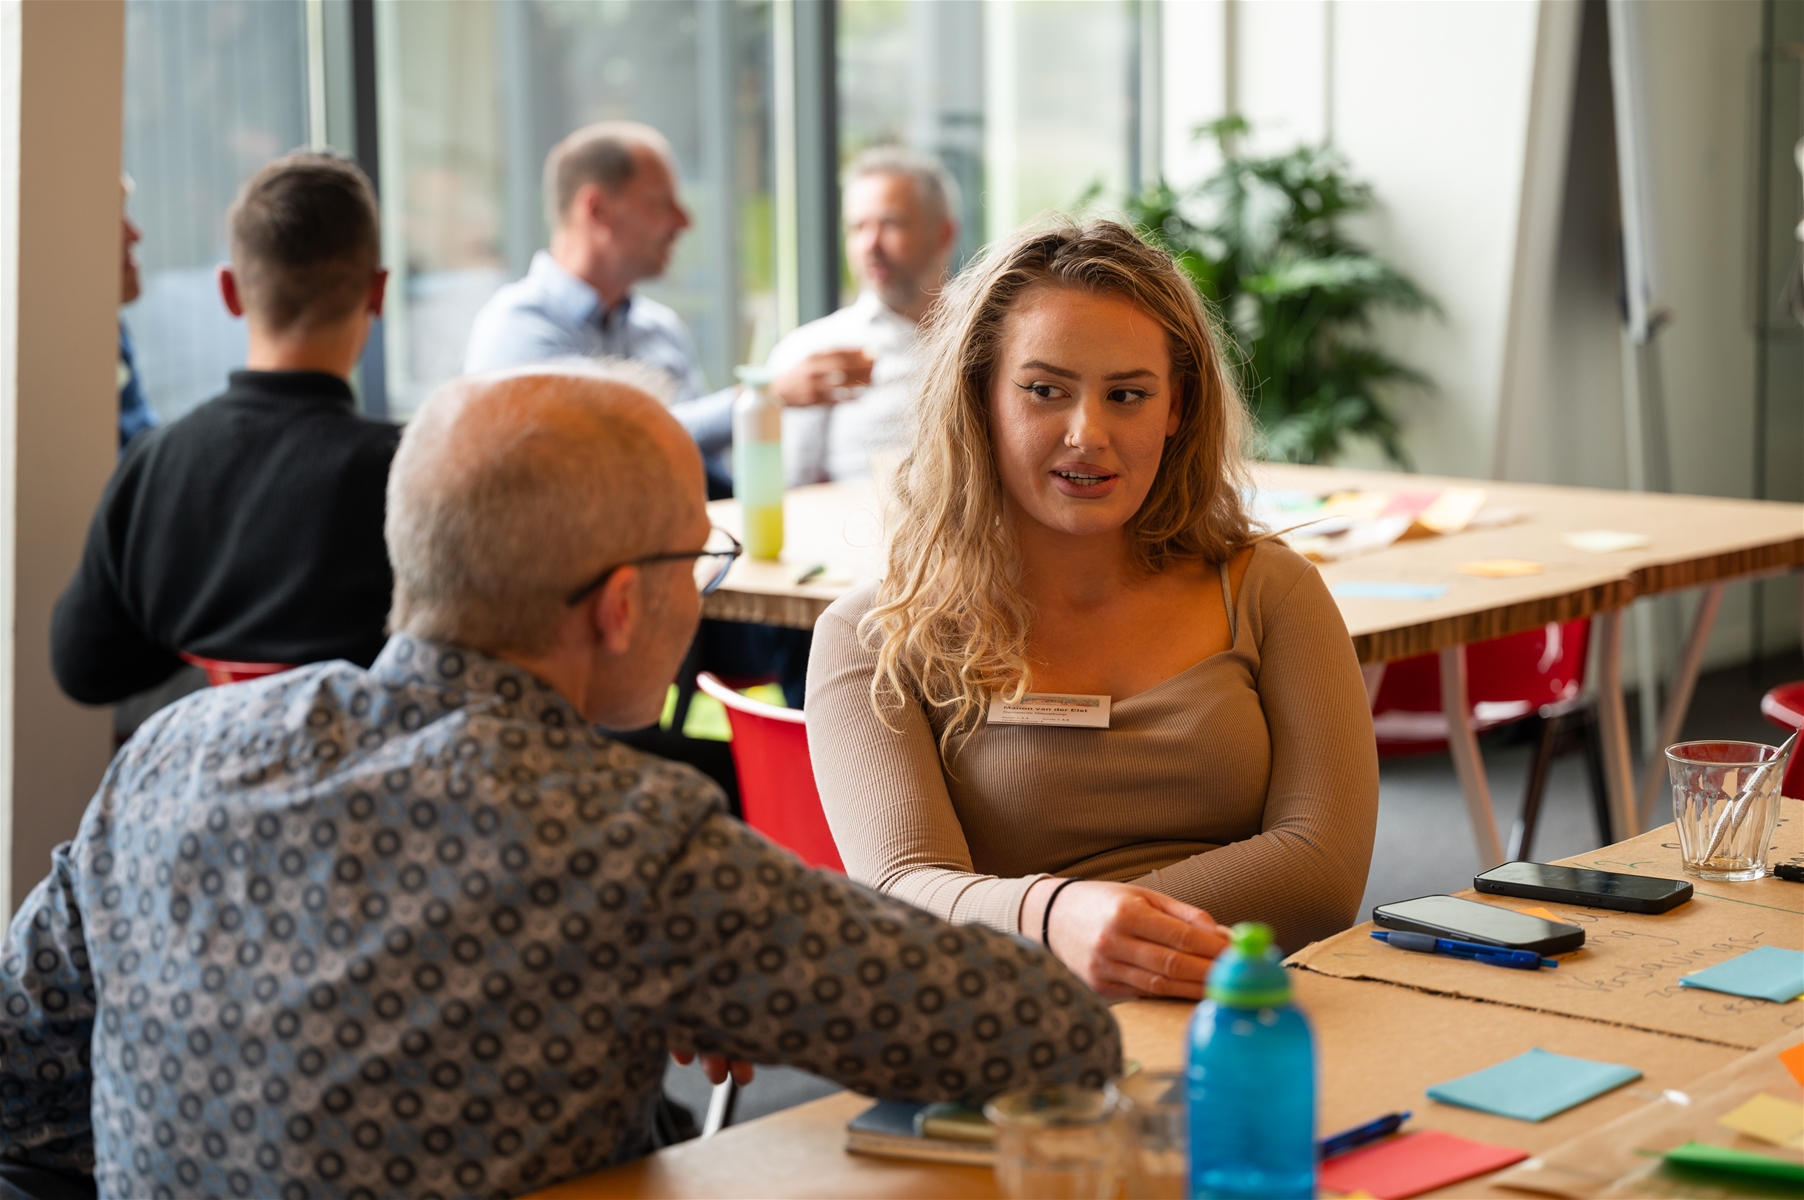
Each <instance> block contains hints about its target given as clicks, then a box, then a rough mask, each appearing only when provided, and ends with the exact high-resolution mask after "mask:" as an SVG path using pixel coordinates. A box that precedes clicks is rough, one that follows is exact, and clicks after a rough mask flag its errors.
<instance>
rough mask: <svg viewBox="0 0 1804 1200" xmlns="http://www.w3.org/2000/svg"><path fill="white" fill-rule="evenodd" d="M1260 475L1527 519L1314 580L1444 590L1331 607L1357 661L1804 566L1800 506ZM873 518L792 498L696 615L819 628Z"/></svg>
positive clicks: (863, 551)
mask: <svg viewBox="0 0 1804 1200" xmlns="http://www.w3.org/2000/svg"><path fill="white" fill-rule="evenodd" d="M1255 476H1256V478H1257V480H1258V483H1259V485H1260V486H1261V487H1267V488H1274V489H1287V490H1288V489H1294V490H1299V491H1308V492H1313V493H1317V494H1326V493H1328V492H1332V491H1338V490H1343V489H1353V488H1357V489H1363V490H1396V489H1414V490H1433V489H1439V488H1443V487H1450V486H1459V487H1482V488H1484V489H1485V492H1486V494H1487V503H1488V504H1490V505H1493V506H1500V507H1505V508H1511V509H1515V510H1517V511H1518V512H1520V513H1521V514H1522V519H1521V520H1519V521H1517V522H1516V523H1514V524H1510V525H1504V526H1499V527H1492V528H1485V529H1473V530H1468V531H1466V532H1463V533H1459V534H1455V535H1452V536H1450V537H1439V538H1423V539H1419V540H1413V541H1406V542H1399V543H1397V544H1396V545H1393V546H1391V547H1388V548H1387V549H1384V550H1380V551H1377V552H1376V553H1373V554H1368V555H1365V556H1362V557H1360V558H1355V559H1352V560H1350V561H1347V562H1339V563H1328V564H1325V565H1324V566H1323V567H1322V568H1321V571H1322V575H1323V577H1324V578H1325V579H1326V580H1327V581H1328V583H1329V585H1330V586H1333V585H1334V584H1335V583H1339V582H1343V581H1352V580H1358V581H1374V582H1406V583H1424V584H1446V585H1447V589H1448V590H1447V593H1446V594H1445V595H1444V596H1442V597H1440V598H1439V599H1437V600H1431V601H1418V600H1371V599H1341V600H1339V601H1338V602H1339V604H1340V609H1341V614H1342V616H1343V617H1344V618H1345V620H1346V622H1347V629H1348V632H1349V633H1350V634H1351V635H1352V637H1353V643H1354V647H1355V649H1356V650H1357V651H1358V653H1359V658H1360V661H1361V662H1366V663H1375V662H1386V661H1390V660H1394V659H1398V658H1407V657H1410V656H1412V655H1417V654H1427V653H1430V652H1432V651H1435V650H1440V649H1443V648H1445V647H1448V646H1454V645H1462V644H1468V643H1471V642H1478V641H1485V640H1488V639H1490V638H1496V637H1502V636H1504V635H1506V634H1510V633H1517V632H1520V631H1522V630H1525V629H1535V628H1539V627H1540V626H1542V625H1545V624H1547V623H1548V622H1549V621H1569V620H1575V619H1577V618H1579V617H1585V616H1590V615H1592V614H1593V613H1598V612H1604V611H1608V610H1612V609H1617V608H1621V607H1623V606H1624V605H1626V604H1628V603H1629V602H1630V601H1631V600H1633V599H1634V598H1635V597H1637V596H1645V595H1654V594H1658V593H1660V592H1664V591H1671V590H1674V589H1676V588H1683V587H1691V586H1696V585H1699V584H1705V583H1711V582H1716V581H1720V580H1725V579H1740V578H1748V577H1752V576H1756V575H1761V574H1768V573H1773V572H1778V571H1785V570H1792V569H1797V568H1798V567H1800V566H1804V505H1799V504H1781V503H1777V502H1771V501H1753V500H1727V499H1721V498H1717V497H1709V496H1669V495H1661V494H1653V493H1638V492H1613V491H1603V490H1599V489H1593V488H1568V487H1550V486H1543V485H1534V484H1514V483H1498V482H1495V481H1490V480H1470V479H1448V478H1443V477H1439V476H1432V475H1401V474H1393V473H1388V472H1378V471H1348V470H1340V469H1337V468H1330V467H1298V466H1285V465H1278V464H1261V465H1260V466H1259V467H1257V468H1256V471H1255ZM709 507H710V511H711V514H712V516H713V519H714V521H715V522H716V523H717V524H720V525H723V526H725V527H727V528H729V529H732V530H734V531H735V532H737V531H738V529H739V517H738V508H737V506H736V505H735V504H734V502H733V501H731V500H723V501H716V502H715V503H714V504H712V505H710V506H709ZM882 509H883V506H882V502H881V499H880V496H879V492H878V489H877V488H876V486H875V485H873V484H871V483H868V482H865V483H845V484H820V485H817V486H814V487H805V488H796V489H794V490H792V491H791V492H790V493H789V495H788V499H787V503H786V508H785V519H786V525H787V529H786V543H787V544H786V546H785V549H784V552H783V555H782V558H781V560H780V561H778V562H774V563H767V562H754V561H751V560H742V561H740V562H739V563H736V564H735V565H734V567H733V571H732V573H731V574H730V575H728V577H727V581H726V585H725V586H724V587H723V588H722V589H721V591H719V592H718V593H716V594H715V595H713V596H711V597H709V598H708V601H707V603H706V606H705V607H704V610H703V611H704V614H705V615H707V616H710V617H716V618H720V619H723V620H737V621H757V622H762V623H766V624H775V625H788V626H791V627H795V628H812V627H813V624H814V621H815V619H816V618H817V617H819V615H820V614H821V612H822V611H824V610H825V609H826V607H827V606H828V605H829V604H831V603H832V602H833V601H834V600H836V599H838V598H839V597H840V596H841V595H843V594H845V592H847V591H848V590H850V589H851V588H852V587H854V586H856V585H857V584H859V583H864V582H868V581H870V580H874V579H877V578H879V577H881V574H882V572H883V568H884V555H885V539H884V533H883V529H884V525H883V516H882ZM1593 529H1611V530H1616V531H1619V532H1624V533H1640V534H1645V535H1647V537H1648V538H1649V539H1650V544H1649V545H1648V546H1646V547H1643V548H1640V549H1636V550H1625V551H1618V552H1615V553H1611V554H1593V553H1590V552H1588V551H1583V550H1578V549H1574V548H1573V547H1570V546H1567V545H1566V544H1565V543H1564V542H1562V541H1561V540H1560V536H1561V535H1562V534H1566V533H1575V532H1580V531H1584V530H1593ZM1491 558H1525V559H1532V560H1534V561H1537V562H1540V563H1542V564H1543V567H1544V570H1543V573H1542V574H1540V575H1529V576H1519V577H1516V578H1508V579H1490V578H1479V577H1475V576H1471V575H1467V574H1464V573H1462V572H1461V571H1460V570H1459V565H1460V564H1461V563H1465V562H1472V561H1475V560H1481V559H1491ZM817 564H818V565H822V566H824V567H825V568H826V572H825V577H824V578H822V579H819V580H817V581H815V582H813V583H809V584H798V583H797V582H796V580H797V579H798V578H799V577H800V575H801V574H802V573H803V572H804V571H806V570H808V569H809V568H811V567H813V566H816V565H817Z"/></svg>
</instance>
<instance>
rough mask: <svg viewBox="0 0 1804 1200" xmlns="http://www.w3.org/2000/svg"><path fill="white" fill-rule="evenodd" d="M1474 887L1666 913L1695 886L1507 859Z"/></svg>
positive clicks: (1532, 897) (1534, 897)
mask: <svg viewBox="0 0 1804 1200" xmlns="http://www.w3.org/2000/svg"><path fill="white" fill-rule="evenodd" d="M1472 886H1473V887H1475V888H1477V889H1478V890H1479V891H1481V892H1490V893H1491V894H1492V895H1496V896H1521V897H1522V898H1523V899H1525V900H1558V901H1559V902H1560V903H1561V904H1577V905H1580V906H1582V907H1585V908H1616V909H1621V910H1622V911H1623V912H1638V913H1663V912H1665V911H1666V910H1667V909H1669V908H1677V907H1678V906H1679V905H1681V904H1683V903H1685V901H1687V900H1689V899H1691V885H1690V884H1689V883H1686V882H1685V881H1684V880H1682V879H1656V878H1652V877H1649V876H1645V875H1623V874H1620V873H1618V872H1616V871H1587V870H1584V869H1582V868H1579V867H1550V866H1548V865H1547V864H1546V863H1532V862H1512V863H1504V864H1503V865H1502V866H1501V867H1497V868H1494V869H1492V870H1489V871H1486V872H1485V873H1484V874H1483V875H1479V876H1477V877H1475V878H1474V879H1473V880H1472Z"/></svg>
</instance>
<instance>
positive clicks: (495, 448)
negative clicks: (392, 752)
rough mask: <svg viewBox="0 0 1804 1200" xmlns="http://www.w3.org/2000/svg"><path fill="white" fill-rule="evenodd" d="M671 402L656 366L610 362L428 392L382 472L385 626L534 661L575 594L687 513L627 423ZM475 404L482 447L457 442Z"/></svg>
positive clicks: (662, 546)
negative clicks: (574, 428) (390, 577)
mask: <svg viewBox="0 0 1804 1200" xmlns="http://www.w3.org/2000/svg"><path fill="white" fill-rule="evenodd" d="M668 392H669V384H668V381H667V380H666V378H665V377H664V376H663V374H662V373H661V372H659V371H657V370H656V369H655V368H651V367H647V366H644V365H642V364H639V363H634V362H624V361H620V360H610V359H604V360H600V361H595V360H559V361H554V362H549V363H541V364H537V365H534V366H530V367H522V368H516V369H513V370H508V371H499V372H495V373H492V374H488V375H466V376H464V377H462V378H460V379H455V380H452V381H451V382H449V383H447V384H445V385H443V386H441V387H440V388H439V389H438V390H437V391H435V392H434V393H433V394H432V395H431V396H430V397H428V398H427V400H426V403H425V404H424V405H422V406H421V407H420V410H419V412H418V413H417V414H415V416H414V418H413V420H412V421H410V422H409V423H408V426H407V429H406V431H405V432H404V433H403V434H402V435H401V445H400V447H399V449H397V450H396V452H395V458H394V464H393V466H392V467H391V468H390V470H389V476H388V506H387V512H386V514H385V521H384V528H383V534H384V537H385V539H386V541H387V543H388V557H389V561H390V562H392V563H393V564H394V571H395V592H394V606H393V608H392V609H391V611H390V612H389V618H388V623H389V628H390V629H391V630H393V631H396V632H402V631H405V632H407V633H411V634H413V635H414V636H416V637H420V638H425V639H427V640H429V641H440V642H455V643H458V644H460V645H465V646H471V647H474V648H476V649H479V650H485V651H489V652H497V651H511V652H517V653H523V654H540V653H543V652H545V651H546V650H547V649H548V648H549V647H550V646H551V644H552V642H553V639H554V637H555V634H556V630H557V626H558V623H559V621H560V620H562V618H563V615H564V613H565V612H566V611H567V605H566V603H565V599H566V597H567V596H568V595H569V593H570V590H571V589H572V588H575V587H579V586H581V584H582V583H583V581H584V580H585V579H588V578H592V577H593V576H594V575H595V574H596V573H597V572H598V571H600V570H602V569H603V568H605V567H607V566H610V565H612V564H614V563H620V562H625V561H627V560H629V559H632V558H635V557H638V556H640V555H644V554H650V553H656V552H658V551H660V550H666V549H668V548H669V541H670V539H671V538H672V537H675V536H676V534H677V532H678V529H679V528H680V521H681V520H682V518H683V517H684V515H685V513H684V510H683V507H682V504H681V501H680V497H681V496H682V492H681V491H680V488H679V484H678V482H677V479H678V476H677V474H676V469H675V467H674V466H673V464H672V463H671V461H670V458H669V456H668V455H667V454H666V453H665V451H664V450H663V449H661V448H660V447H659V445H658V443H657V442H656V440H655V439H654V438H653V435H652V434H651V432H649V431H648V430H647V429H646V428H645V426H644V424H643V422H642V420H641V419H640V418H639V417H638V416H636V415H635V413H634V408H635V404H636V403H640V404H643V405H646V406H650V407H662V406H663V403H664V397H665V396H666V395H667V394H668ZM635 393H636V394H637V395H635ZM472 404H474V405H482V406H484V407H486V408H488V410H489V412H488V413H487V414H486V416H487V418H488V419H487V422H486V423H487V426H488V427H489V428H490V429H491V431H493V432H494V433H495V436H492V437H489V438H486V439H479V438H471V437H469V436H468V435H467V434H466V435H464V436H461V437H460V436H458V434H457V433H456V432H455V427H456V425H457V423H458V421H459V420H460V418H461V417H462V416H463V415H464V410H465V408H466V407H467V406H469V405H472ZM552 409H558V410H560V411H561V412H562V413H563V414H564V415H565V416H566V417H568V416H570V415H571V414H576V415H577V418H578V422H579V424H580V426H581V427H582V428H583V435H582V436H578V437H571V436H570V435H569V424H568V422H567V421H566V422H564V423H562V424H560V423H558V422H556V421H555V420H551V419H548V417H547V414H548V413H550V412H551V410H552ZM700 502H701V500H700V493H699V489H698V492H697V495H696V497H695V503H696V504H698V505H699V504H700Z"/></svg>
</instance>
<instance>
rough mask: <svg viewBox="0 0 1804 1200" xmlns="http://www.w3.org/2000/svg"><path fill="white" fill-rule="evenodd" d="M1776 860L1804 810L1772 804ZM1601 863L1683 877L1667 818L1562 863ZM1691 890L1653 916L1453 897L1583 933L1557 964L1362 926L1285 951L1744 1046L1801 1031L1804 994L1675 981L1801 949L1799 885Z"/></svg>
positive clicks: (1357, 974) (1361, 971)
mask: <svg viewBox="0 0 1804 1200" xmlns="http://www.w3.org/2000/svg"><path fill="white" fill-rule="evenodd" d="M1780 813H1781V815H1780V823H1779V828H1778V830H1777V832H1776V833H1775V835H1774V845H1775V851H1774V852H1775V854H1776V855H1777V859H1778V861H1788V860H1795V859H1799V858H1804V808H1800V806H1799V805H1797V804H1795V803H1792V802H1790V801H1787V802H1785V804H1784V805H1783V806H1782V807H1781V810H1780ZM1561 861H1562V863H1563V864H1564V865H1568V866H1575V867H1589V868H1593V869H1596V870H1600V871H1619V872H1625V873H1629V874H1638V875H1652V876H1662V877H1666V878H1671V879H1683V878H1687V876H1685V875H1684V873H1683V870H1682V868H1681V866H1680V861H1679V848H1678V839H1677V836H1676V832H1675V830H1674V829H1673V827H1672V826H1671V825H1667V826H1665V827H1663V828H1660V829H1655V830H1652V831H1650V832H1648V833H1645V834H1643V835H1641V836H1640V837H1638V838H1633V839H1631V840H1630V841H1627V842H1622V843H1619V844H1617V845H1616V846H1612V847H1607V848H1605V849H1603V850H1598V851H1594V852H1592V853H1591V854H1587V855H1579V856H1577V857H1574V858H1569V859H1563V860H1561ZM1691 882H1692V883H1693V885H1694V887H1695V889H1696V891H1695V894H1694V896H1693V897H1692V899H1691V900H1690V901H1689V902H1687V903H1685V904H1682V905H1680V906H1679V907H1678V908H1675V909H1673V910H1672V911H1670V912H1665V913H1659V914H1646V913H1626V912H1616V911H1613V910H1610V909H1602V908H1580V907H1576V906H1573V905H1569V904H1557V903H1553V902H1549V901H1538V900H1525V899H1518V898H1515V897H1511V896H1492V895H1481V894H1479V893H1477V892H1473V891H1469V890H1468V891H1463V892H1460V893H1458V895H1460V896H1462V897H1464V898H1466V899H1470V900H1476V901H1478V902H1479V903H1481V904H1489V905H1493V906H1495V907H1499V908H1511V909H1514V908H1529V907H1536V908H1543V909H1546V910H1547V911H1548V912H1550V913H1552V914H1553V915H1554V917H1555V918H1556V919H1558V920H1561V921H1568V922H1571V923H1572V924H1575V925H1578V926H1581V927H1582V928H1583V929H1584V930H1585V945H1584V946H1583V948H1581V949H1579V950H1576V951H1573V952H1572V953H1570V954H1562V955H1559V956H1558V958H1559V962H1560V965H1559V967H1558V969H1556V970H1540V971H1505V970H1500V969H1498V968H1494V967H1486V966H1483V965H1481V964H1478V963H1473V962H1468V961H1466V960H1464V959H1457V958H1447V957H1444V956H1441V955H1434V954H1412V953H1410V952H1408V951H1405V950H1397V949H1393V948H1391V947H1389V946H1387V945H1385V944H1384V943H1382V942H1378V941H1374V940H1373V939H1372V938H1371V937H1370V936H1369V935H1370V932H1371V930H1372V929H1373V926H1372V925H1370V924H1362V925H1358V926H1355V927H1354V928H1352V929H1350V930H1348V931H1346V932H1345V933H1341V934H1337V935H1335V936H1334V937H1331V938H1326V939H1324V940H1322V941H1320V942H1317V943H1315V944H1314V945H1312V946H1308V947H1306V948H1305V949H1303V950H1301V951H1299V952H1298V953H1297V954H1294V955H1292V956H1291V958H1290V960H1289V962H1290V965H1291V966H1294V967H1299V968H1302V969H1303V970H1307V971H1313V972H1316V973H1318V974H1321V975H1329V976H1336V977H1339V978H1343V979H1374V980H1381V981H1383V982H1386V983H1395V984H1401V985H1403V986H1405V987H1413V988H1419V989H1421V990H1423V991H1427V992H1436V993H1440V994H1443V995H1449V996H1461V997H1465V998H1469V999H1474V1000H1487V1001H1491V1002H1493V1003H1497V1004H1509V1005H1514V1006H1516V1007H1520V1008H1530V1009H1537V1010H1540V1011H1543V1012H1552V1013H1561V1014H1564V1015H1566V1016H1571V1017H1582V1018H1586V1019H1588V1020H1593V1021H1605V1022H1608V1023H1610V1024H1612V1025H1627V1026H1630V1027H1632V1028H1636V1029H1646V1030H1650V1031H1653V1032H1656V1033H1665V1034H1670V1035H1674V1036H1677V1037H1686V1038H1694V1039H1696V1040H1698V1041H1704V1042H1714V1043H1716V1044H1718V1045H1723V1046H1732V1047H1737V1048H1740V1049H1744V1050H1751V1049H1753V1048H1754V1047H1756V1046H1761V1045H1765V1044H1766V1043H1768V1042H1770V1041H1772V1040H1773V1039H1774V1038H1777V1037H1779V1036H1781V1035H1783V1034H1785V1033H1788V1032H1792V1031H1796V1030H1798V1029H1799V1028H1804V1001H1792V1002H1791V1003H1788V1004H1775V1003H1773V1002H1771V1001H1767V1000H1756V999H1748V998H1744V997H1739V996H1729V995H1723V994H1720V993H1713V992H1708V991H1703V990H1700V989H1697V988H1689V987H1684V986H1681V985H1680V983H1679V979H1680V977H1681V976H1684V975H1686V974H1688V973H1690V972H1693V971H1701V970H1703V969H1704V968H1706V967H1713V966H1715V965H1716V964H1718V963H1720V962H1723V961H1724V960H1725V959H1728V958H1732V957H1734V956H1735V955H1738V954H1741V953H1744V952H1746V951H1748V950H1752V949H1754V948H1755V947H1757V946H1779V947H1783V948H1785V949H1789V950H1800V949H1804V884H1796V883H1788V882H1786V881H1784V880H1779V879H1771V878H1769V879H1760V880H1754V881H1752V882H1748V883H1711V882H1706V881H1704V880H1696V879H1694V880H1692V881H1691Z"/></svg>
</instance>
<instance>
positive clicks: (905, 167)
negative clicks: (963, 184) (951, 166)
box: [840, 146, 962, 221]
mask: <svg viewBox="0 0 1804 1200" xmlns="http://www.w3.org/2000/svg"><path fill="white" fill-rule="evenodd" d="M866 175H902V176H906V177H907V178H908V179H910V180H912V181H913V182H914V185H915V197H916V198H917V199H919V200H920V202H921V204H922V206H923V207H925V208H926V209H927V211H928V213H929V214H930V215H931V216H932V217H933V218H934V219H935V220H940V221H943V220H945V219H946V218H948V217H950V218H951V219H952V220H954V221H956V220H958V215H959V213H960V212H961V211H962V210H961V209H960V207H959V194H958V180H956V179H954V178H952V172H950V171H948V170H947V169H946V168H945V167H944V166H943V165H942V164H941V163H940V160H939V159H937V158H934V157H932V156H931V155H927V154H917V153H916V152H914V151H913V150H904V149H903V148H902V147H900V146H872V147H871V148H870V149H868V150H862V151H860V152H859V153H858V154H857V156H856V157H854V158H853V159H852V161H851V162H850V163H848V164H847V165H846V172H845V176H844V178H843V179H841V181H840V186H841V187H842V188H844V187H850V186H852V182H853V180H856V179H862V178H864V177H865V176H866Z"/></svg>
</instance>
